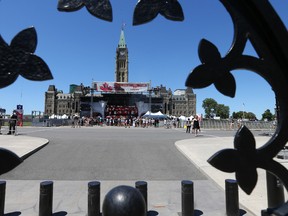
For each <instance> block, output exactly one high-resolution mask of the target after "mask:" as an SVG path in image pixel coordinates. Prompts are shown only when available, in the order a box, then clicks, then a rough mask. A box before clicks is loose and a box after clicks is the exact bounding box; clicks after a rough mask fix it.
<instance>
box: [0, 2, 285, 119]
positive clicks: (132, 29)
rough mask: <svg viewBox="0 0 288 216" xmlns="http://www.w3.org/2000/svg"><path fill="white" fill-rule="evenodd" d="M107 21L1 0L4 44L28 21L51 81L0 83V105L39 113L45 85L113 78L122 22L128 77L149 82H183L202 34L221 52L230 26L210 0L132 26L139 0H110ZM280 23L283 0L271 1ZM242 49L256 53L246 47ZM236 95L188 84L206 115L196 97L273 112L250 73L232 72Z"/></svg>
mask: <svg viewBox="0 0 288 216" xmlns="http://www.w3.org/2000/svg"><path fill="white" fill-rule="evenodd" d="M110 2H111V4H112V7H113V22H107V21H103V20H100V19H98V18H96V17H93V16H92V15H91V14H90V13H88V11H87V10H86V8H82V9H81V10H79V11H75V12H69V13H68V12H59V11H58V10H57V3H58V1H56V0H41V1H39V0H0V34H1V35H2V37H3V39H4V40H5V41H6V43H8V44H10V42H11V40H12V39H13V37H14V36H15V35H16V34H17V33H19V32H20V31H22V30H24V29H26V28H28V27H31V26H34V27H35V29H36V31H37V36H38V45H37V49H36V51H35V54H36V55H37V56H39V57H41V58H42V59H43V60H44V61H45V62H46V63H47V64H48V66H49V68H50V70H51V72H52V74H53V77H54V79H53V80H49V81H43V82H34V81H29V80H26V79H24V78H22V77H19V78H18V79H17V80H16V82H14V83H13V84H12V85H10V86H8V87H6V88H2V89H0V107H1V108H5V109H6V110H7V113H11V112H12V110H13V109H15V108H16V105H17V104H22V105H23V107H24V114H31V111H32V110H35V111H42V112H43V111H44V95H45V91H47V89H48V86H49V85H56V87H57V89H59V90H63V91H64V92H65V93H68V91H69V85H70V84H80V83H83V84H84V85H86V86H88V85H90V84H91V82H92V79H93V80H94V81H114V72H115V54H116V47H117V44H118V41H119V37H120V30H121V26H122V23H125V39H126V43H127V46H128V49H129V81H130V82H149V81H150V80H151V83H152V86H153V87H156V86H159V85H161V84H162V85H164V86H166V87H167V88H171V90H172V91H174V90H176V89H183V88H185V80H186V78H187V76H188V74H189V73H190V72H191V71H192V69H194V68H195V67H196V66H198V65H199V64H200V61H199V57H198V44H199V42H200V40H201V39H203V38H205V39H207V40H209V41H211V42H212V43H214V44H215V45H216V46H217V47H218V49H219V51H220V53H221V55H222V56H224V55H225V54H226V52H227V51H228V50H229V47H230V45H231V42H232V39H233V26H232V22H231V19H230V16H229V14H228V13H227V11H226V10H225V8H224V7H223V5H222V4H221V3H220V1H212V0H179V2H180V3H181V5H182V8H183V12H184V16H185V20H184V21H183V22H173V21H169V20H166V19H164V18H163V17H162V16H160V15H159V16H158V17H157V18H156V19H154V20H153V21H152V22H149V23H147V24H144V25H140V26H132V19H133V12H134V8H135V5H136V3H137V0H134V1H132V0H111V1H110ZM270 2H271V3H272V5H273V6H274V8H275V9H276V11H277V12H278V14H279V15H280V17H281V18H282V21H283V22H284V23H285V25H286V27H287V25H288V13H287V11H288V1H285V0H271V1H270ZM245 53H247V54H251V55H255V52H254V51H253V48H252V47H251V46H249V45H248V46H247V48H246V50H245ZM232 73H233V75H235V79H236V84H237V90H236V96H235V98H229V97H225V96H223V95H222V94H220V93H219V92H218V91H217V90H216V89H215V87H214V86H210V87H208V88H203V89H194V93H195V94H196V97H197V107H196V109H197V113H204V112H203V109H202V102H203V100H204V99H206V98H213V99H215V100H216V101H217V103H219V104H224V105H226V106H229V107H230V114H231V113H232V112H238V111H243V110H244V111H247V112H248V111H249V112H253V113H255V114H256V116H257V117H258V118H261V116H262V113H263V112H264V111H265V110H266V109H270V110H271V111H272V112H273V113H274V107H275V97H274V93H273V92H272V90H271V87H270V86H269V85H268V84H267V83H266V81H265V80H264V79H263V78H261V77H260V76H259V75H257V74H255V73H253V72H250V71H235V72H232Z"/></svg>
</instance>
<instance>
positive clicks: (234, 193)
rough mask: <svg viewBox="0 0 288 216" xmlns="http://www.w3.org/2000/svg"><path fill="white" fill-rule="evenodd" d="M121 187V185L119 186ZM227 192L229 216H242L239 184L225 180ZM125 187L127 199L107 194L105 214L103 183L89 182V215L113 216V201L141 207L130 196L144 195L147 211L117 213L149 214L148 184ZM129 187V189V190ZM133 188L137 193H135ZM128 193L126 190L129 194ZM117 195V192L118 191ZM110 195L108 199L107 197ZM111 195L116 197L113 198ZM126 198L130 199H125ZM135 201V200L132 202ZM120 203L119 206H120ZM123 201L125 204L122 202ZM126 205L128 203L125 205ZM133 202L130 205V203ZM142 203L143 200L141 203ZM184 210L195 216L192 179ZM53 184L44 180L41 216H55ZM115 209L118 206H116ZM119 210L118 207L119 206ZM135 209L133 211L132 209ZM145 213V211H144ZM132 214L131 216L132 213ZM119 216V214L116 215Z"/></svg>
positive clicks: (0, 199) (184, 186)
mask: <svg viewBox="0 0 288 216" xmlns="http://www.w3.org/2000/svg"><path fill="white" fill-rule="evenodd" d="M119 187H121V186H119ZM225 187H226V188H225V189H226V214H227V216H236V215H237V216H238V215H239V199H238V185H237V182H236V181H235V180H231V179H228V180H225ZM122 188H124V196H123V190H122V192H121V193H122V194H116V198H117V197H119V196H120V197H124V199H123V198H122V199H121V200H116V202H115V200H113V197H109V195H108V194H109V193H110V192H109V193H108V194H107V195H106V197H105V199H104V203H103V212H102V214H101V212H100V182H98V181H92V182H89V183H88V216H100V215H102V216H112V215H113V214H111V213H109V212H112V211H110V210H109V211H106V212H104V205H107V204H105V203H107V202H108V203H109V202H110V203H109V205H110V208H111V202H112V201H113V205H115V206H117V205H118V206H119V207H120V208H122V207H125V208H126V209H127V207H129V206H131V207H132V206H135V205H138V204H135V203H133V200H137V199H135V196H134V195H133V196H134V197H132V198H130V199H129V197H128V196H130V195H129V194H133V193H134V194H135V192H136V193H139V194H141V195H142V196H141V195H139V196H141V199H143V203H144V208H141V209H144V210H143V212H142V213H139V212H137V214H135V212H129V214H127V211H126V213H125V214H121V213H120V214H117V215H118V216H122V215H125V216H128V215H131V216H132V215H133V216H136V215H137V216H138V215H147V203H148V202H147V188H148V187H147V182H145V181H137V182H136V183H135V188H132V187H129V186H122ZM127 188H128V190H127ZM131 189H132V190H135V191H134V192H132V193H131ZM5 190H6V182H5V181H0V216H3V215H4V207H5ZM125 190H126V191H125ZM116 193H117V192H116ZM107 196H108V197H107ZM111 196H115V194H114V195H111ZM125 199H126V200H125ZM131 200H132V201H131ZM117 202H118V203H117ZM119 202H122V203H119ZM125 202H126V203H125ZM127 202H129V203H127ZM137 202H139V199H138V201H137ZM181 202H182V205H181V210H182V216H193V215H194V186H193V182H192V181H189V180H183V181H182V182H181ZM52 208H53V182H52V181H44V182H41V183H40V196H39V216H51V215H52V214H53V212H52V211H53V210H52ZM113 208H114V207H113ZM115 208H116V207H115ZM132 209H133V208H132ZM115 211H116V212H117V213H119V209H115ZM141 211H142V210H141ZM130 213H131V214H130ZM113 216H115V215H113Z"/></svg>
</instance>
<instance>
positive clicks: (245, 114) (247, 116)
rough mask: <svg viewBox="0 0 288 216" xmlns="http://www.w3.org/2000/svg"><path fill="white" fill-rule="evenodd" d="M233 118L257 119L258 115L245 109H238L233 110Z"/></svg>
mask: <svg viewBox="0 0 288 216" xmlns="http://www.w3.org/2000/svg"><path fill="white" fill-rule="evenodd" d="M232 118H234V119H243V118H244V119H249V120H255V119H256V115H255V114H254V113H252V112H245V111H244V112H243V111H238V112H233V113H232Z"/></svg>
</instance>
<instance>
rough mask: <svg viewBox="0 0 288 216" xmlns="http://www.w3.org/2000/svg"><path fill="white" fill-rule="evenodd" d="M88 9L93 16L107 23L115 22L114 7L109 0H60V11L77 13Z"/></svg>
mask: <svg viewBox="0 0 288 216" xmlns="http://www.w3.org/2000/svg"><path fill="white" fill-rule="evenodd" d="M84 6H85V7H86V8H87V10H88V11H89V13H91V14H92V15H93V16H95V17H98V18H100V19H103V20H106V21H110V22H111V21H112V20H113V14H112V6H111V3H110V1H109V0H59V1H58V10H59V11H66V12H71V11H76V10H80V9H81V8H82V7H84Z"/></svg>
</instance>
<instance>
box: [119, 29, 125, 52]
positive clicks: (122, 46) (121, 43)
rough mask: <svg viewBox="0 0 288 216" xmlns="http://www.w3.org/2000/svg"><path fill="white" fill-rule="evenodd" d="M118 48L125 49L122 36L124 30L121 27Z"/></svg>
mask: <svg viewBox="0 0 288 216" xmlns="http://www.w3.org/2000/svg"><path fill="white" fill-rule="evenodd" d="M118 48H126V43H125V36H124V28H123V27H122V29H121V34H120V40H119V43H118Z"/></svg>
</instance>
